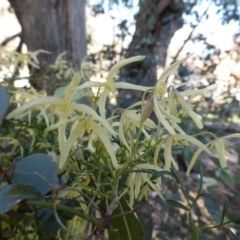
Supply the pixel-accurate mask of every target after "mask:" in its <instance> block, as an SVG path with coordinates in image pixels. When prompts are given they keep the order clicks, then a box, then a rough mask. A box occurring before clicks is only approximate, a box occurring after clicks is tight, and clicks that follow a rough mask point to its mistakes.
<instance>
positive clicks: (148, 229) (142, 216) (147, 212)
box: [136, 201, 153, 240]
mask: <svg viewBox="0 0 240 240" xmlns="http://www.w3.org/2000/svg"><path fill="white" fill-rule="evenodd" d="M141 203H143V204H144V205H143V207H141V208H138V209H137V210H136V214H137V217H138V220H139V222H140V224H141V226H144V229H143V231H144V239H145V240H149V239H152V233H153V218H152V204H150V203H149V202H147V201H146V202H143V201H141Z"/></svg>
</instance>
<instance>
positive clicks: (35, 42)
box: [9, 0, 86, 89]
mask: <svg viewBox="0 0 240 240" xmlns="http://www.w3.org/2000/svg"><path fill="white" fill-rule="evenodd" d="M9 2H10V4H11V6H12V8H13V9H14V11H15V14H16V16H17V19H18V21H19V23H20V25H21V28H22V33H21V35H20V36H21V41H22V42H23V43H25V44H26V45H27V48H28V50H29V51H36V50H39V49H43V50H46V51H48V52H49V53H50V54H40V55H39V57H38V58H39V61H40V65H41V66H42V67H44V66H45V67H46V65H49V64H51V63H53V62H54V61H55V60H56V58H57V57H58V56H59V55H60V54H61V53H63V52H67V54H66V60H67V62H68V63H69V64H70V66H71V65H72V66H75V65H77V64H79V63H80V62H81V61H82V60H83V58H84V57H85V56H86V27H85V1H84V0H71V1H58V0H57V1H55V0H46V1H41V0H26V1H17V0H9ZM49 80H50V82H48V84H49V85H51V84H54V82H52V83H51V79H49ZM33 84H34V86H35V87H37V88H40V89H41V88H42V87H41V84H42V83H39V82H38V83H36V82H33Z"/></svg>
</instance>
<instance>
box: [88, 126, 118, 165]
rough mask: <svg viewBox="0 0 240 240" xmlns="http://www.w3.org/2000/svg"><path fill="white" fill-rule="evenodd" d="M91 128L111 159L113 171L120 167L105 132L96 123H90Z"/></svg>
mask: <svg viewBox="0 0 240 240" xmlns="http://www.w3.org/2000/svg"><path fill="white" fill-rule="evenodd" d="M91 127H92V129H93V131H94V132H95V133H96V134H97V135H98V137H99V138H100V139H101V141H102V143H103V145H104V146H105V148H106V150H107V152H108V154H109V156H110V158H111V162H112V165H113V167H114V168H115V169H119V168H120V165H119V164H118V163H117V158H116V156H115V153H114V151H113V148H112V144H111V142H110V140H109V137H108V135H107V134H106V132H105V131H104V130H103V129H102V128H101V127H100V126H99V125H97V124H96V123H94V122H91Z"/></svg>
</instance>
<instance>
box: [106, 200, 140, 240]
mask: <svg viewBox="0 0 240 240" xmlns="http://www.w3.org/2000/svg"><path fill="white" fill-rule="evenodd" d="M130 210H131V207H130V206H129V205H128V203H127V202H126V201H125V200H124V199H123V198H122V199H121V200H120V202H119V206H118V207H117V208H116V209H115V210H114V212H113V215H112V216H114V215H116V214H120V213H122V212H127V211H130ZM124 218H125V220H126V222H125V220H124ZM125 223H126V224H125ZM110 225H111V226H112V227H113V228H114V229H116V230H118V231H114V232H113V231H111V230H109V231H108V236H109V239H110V240H135V239H137V240H144V231H143V229H142V226H141V225H140V222H139V220H138V219H137V217H136V216H135V214H134V213H131V214H128V215H125V216H121V217H118V218H115V219H112V220H110ZM129 233H130V236H129Z"/></svg>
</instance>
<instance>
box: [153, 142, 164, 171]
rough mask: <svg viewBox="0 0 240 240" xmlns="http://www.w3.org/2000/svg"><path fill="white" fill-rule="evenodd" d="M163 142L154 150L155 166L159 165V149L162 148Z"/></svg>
mask: <svg viewBox="0 0 240 240" xmlns="http://www.w3.org/2000/svg"><path fill="white" fill-rule="evenodd" d="M162 145H163V144H162V142H161V143H160V144H158V145H157V147H156V149H155V152H154V158H153V162H154V166H155V167H156V166H157V162H158V155H159V151H160V149H161V148H162Z"/></svg>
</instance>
